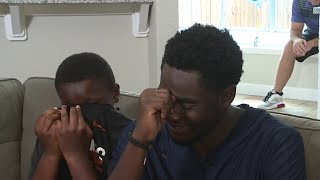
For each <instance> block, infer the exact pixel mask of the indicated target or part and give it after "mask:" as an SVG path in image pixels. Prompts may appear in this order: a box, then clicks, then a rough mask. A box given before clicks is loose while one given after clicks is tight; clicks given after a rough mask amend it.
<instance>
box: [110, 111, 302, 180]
mask: <svg viewBox="0 0 320 180" xmlns="http://www.w3.org/2000/svg"><path fill="white" fill-rule="evenodd" d="M241 107H242V108H245V109H246V112H245V113H244V115H243V116H241V118H240V119H239V121H238V123H237V125H236V126H235V128H234V129H233V130H232V132H231V134H230V135H229V136H228V137H227V139H226V140H225V141H224V142H223V143H222V144H221V145H220V146H219V147H218V148H216V149H214V150H212V151H211V152H210V153H209V154H208V155H207V156H206V157H205V158H202V157H200V156H199V155H198V154H197V153H196V152H195V151H194V150H193V149H192V147H190V146H182V145H178V144H176V143H174V141H173V140H172V139H171V136H170V134H169V130H168V127H167V125H165V126H164V127H163V129H162V130H161V131H160V133H159V134H158V136H157V138H156V140H155V141H154V144H153V148H152V149H151V150H150V151H149V153H148V155H147V161H146V165H145V171H144V177H143V179H147V180H171V179H175V180H186V179H188V180H209V179H210V180H306V168H305V157H304V145H303V141H302V138H301V136H300V134H299V133H298V131H297V130H295V129H294V128H292V127H289V126H286V125H284V124H282V123H280V122H279V121H278V120H277V119H276V118H275V117H273V116H271V115H270V114H268V113H267V112H265V111H263V110H259V109H255V108H250V107H248V106H241ZM133 129H134V123H132V124H130V125H129V126H128V128H127V130H126V131H125V132H124V134H123V136H122V138H121V139H120V141H119V143H118V146H117V147H116V149H115V151H114V153H113V156H112V158H113V159H112V161H111V164H110V166H111V169H113V168H114V167H115V166H116V164H117V162H118V161H119V159H120V156H121V154H122V152H123V151H124V149H125V147H126V145H127V143H128V141H127V139H128V134H129V133H130V132H132V131H133Z"/></svg>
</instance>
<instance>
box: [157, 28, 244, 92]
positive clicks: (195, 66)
mask: <svg viewBox="0 0 320 180" xmlns="http://www.w3.org/2000/svg"><path fill="white" fill-rule="evenodd" d="M164 64H168V65H169V66H170V67H174V68H176V69H177V70H182V71H195V72H198V73H199V74H200V76H201V81H202V84H203V85H204V86H205V87H206V88H209V89H211V90H224V89H225V88H227V87H228V86H230V85H237V84H238V83H239V81H240V78H241V75H242V73H243V70H242V65H243V59H242V52H241V50H240V47H239V46H238V45H237V43H236V42H235V41H234V40H233V38H232V37H231V35H230V34H229V31H228V30H226V29H221V30H220V29H217V28H216V27H214V26H209V25H201V24H195V25H193V26H192V27H190V28H189V29H186V30H183V31H181V32H177V33H176V34H175V36H174V37H172V38H171V39H169V40H168V42H167V45H166V47H165V52H164V57H163V60H162V65H161V67H163V65H164Z"/></svg>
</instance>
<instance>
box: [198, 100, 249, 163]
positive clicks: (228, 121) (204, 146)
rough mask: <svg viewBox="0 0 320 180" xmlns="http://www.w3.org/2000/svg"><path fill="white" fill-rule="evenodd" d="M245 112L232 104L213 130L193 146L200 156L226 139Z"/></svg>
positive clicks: (203, 155)
mask: <svg viewBox="0 0 320 180" xmlns="http://www.w3.org/2000/svg"><path fill="white" fill-rule="evenodd" d="M244 112H245V110H244V109H241V108H238V107H233V106H230V108H229V110H228V112H227V113H226V115H225V116H224V117H223V118H222V119H221V120H220V121H219V122H218V124H217V125H216V127H215V128H214V129H213V130H212V132H211V133H209V134H208V135H207V136H205V137H203V138H202V139H201V140H200V141H199V142H197V143H195V144H193V148H194V149H195V150H196V151H197V152H198V153H199V154H200V156H202V157H205V156H206V155H207V154H208V153H209V152H210V151H212V150H213V149H215V148H217V147H218V146H219V145H220V144H221V143H222V142H223V141H225V140H226V138H227V137H228V136H229V135H230V133H231V132H232V130H233V128H234V126H235V125H236V124H237V122H238V120H239V119H240V116H241V115H242V114H243V113H244Z"/></svg>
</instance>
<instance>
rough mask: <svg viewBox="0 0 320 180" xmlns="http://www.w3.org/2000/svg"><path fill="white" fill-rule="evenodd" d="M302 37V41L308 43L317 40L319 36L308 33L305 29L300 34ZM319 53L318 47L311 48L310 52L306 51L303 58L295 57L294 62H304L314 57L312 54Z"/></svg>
mask: <svg viewBox="0 0 320 180" xmlns="http://www.w3.org/2000/svg"><path fill="white" fill-rule="evenodd" d="M302 37H303V39H305V40H306V41H310V40H312V39H315V38H319V34H313V33H311V32H310V30H308V29H306V30H305V31H304V32H303V33H302ZM318 52H319V49H318V47H314V48H312V49H311V50H310V51H308V52H307V53H306V55H305V56H300V57H296V60H297V61H299V62H303V61H304V60H306V59H307V58H308V57H310V56H312V55H314V54H318Z"/></svg>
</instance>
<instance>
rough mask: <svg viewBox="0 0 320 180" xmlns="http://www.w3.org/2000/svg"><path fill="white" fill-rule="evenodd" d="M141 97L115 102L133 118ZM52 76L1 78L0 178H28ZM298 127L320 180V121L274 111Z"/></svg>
mask: <svg viewBox="0 0 320 180" xmlns="http://www.w3.org/2000/svg"><path fill="white" fill-rule="evenodd" d="M137 103H138V96H137V95H134V94H128V93H122V94H121V97H120V102H119V103H118V104H117V105H116V106H117V107H118V108H119V109H120V111H121V112H122V113H124V114H126V115H127V116H129V117H131V118H133V119H134V118H136V116H137ZM59 105H60V102H59V98H58V96H57V94H56V92H55V89H54V80H53V79H52V78H36V77H35V78H30V79H28V80H26V81H25V82H24V83H23V84H21V82H19V81H18V80H16V79H0V109H1V110H0V162H1V163H0V180H20V179H21V180H25V179H27V174H28V169H29V165H30V157H31V153H32V150H33V146H34V143H35V139H36V136H35V134H34V131H33V124H34V122H35V120H36V119H37V117H38V116H39V115H40V114H41V113H42V112H43V111H44V110H46V109H48V108H50V107H53V106H59ZM271 114H273V115H274V116H276V117H277V118H278V119H279V120H281V121H283V122H285V123H288V124H290V125H292V126H294V127H296V128H297V129H298V130H299V132H300V133H301V135H302V137H303V140H304V145H305V153H306V163H307V173H308V180H320V121H317V120H315V119H310V118H305V117H297V116H292V115H288V114H280V113H271Z"/></svg>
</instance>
